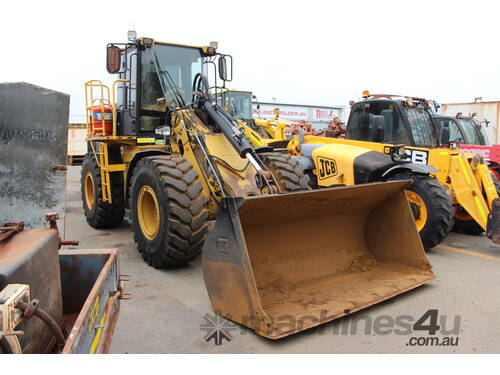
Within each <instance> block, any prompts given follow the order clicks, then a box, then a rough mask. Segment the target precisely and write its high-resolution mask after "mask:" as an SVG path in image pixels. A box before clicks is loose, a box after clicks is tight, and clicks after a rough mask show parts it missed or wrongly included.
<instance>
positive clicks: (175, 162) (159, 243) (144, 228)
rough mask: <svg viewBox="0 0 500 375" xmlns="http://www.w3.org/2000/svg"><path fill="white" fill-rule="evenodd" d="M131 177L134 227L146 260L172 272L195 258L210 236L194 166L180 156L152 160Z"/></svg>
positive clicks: (141, 165) (206, 210)
mask: <svg viewBox="0 0 500 375" xmlns="http://www.w3.org/2000/svg"><path fill="white" fill-rule="evenodd" d="M132 173H133V174H132V180H131V193H130V200H131V201H130V207H131V217H132V227H133V230H134V240H135V242H136V243H137V248H138V250H139V251H140V252H141V253H142V257H143V258H144V260H145V261H146V262H147V263H148V264H149V265H150V266H153V267H155V268H169V267H174V266H179V265H182V264H186V263H188V262H190V261H192V260H193V259H195V258H196V257H197V256H198V255H199V254H200V252H201V249H202V246H203V242H204V241H205V236H206V234H207V219H208V208H207V205H208V203H207V198H206V197H205V195H204V194H203V185H202V183H201V182H200V181H199V177H198V173H197V172H196V170H195V169H194V168H193V165H192V164H191V163H190V162H188V161H187V160H186V159H184V158H181V157H175V156H150V157H145V158H143V159H142V160H140V161H139V162H138V163H137V165H136V167H135V168H134V170H133V172H132Z"/></svg>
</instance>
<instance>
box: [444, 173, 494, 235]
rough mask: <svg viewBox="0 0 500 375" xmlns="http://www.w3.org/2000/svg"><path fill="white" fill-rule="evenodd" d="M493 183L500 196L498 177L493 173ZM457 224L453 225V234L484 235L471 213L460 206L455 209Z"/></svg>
mask: <svg viewBox="0 0 500 375" xmlns="http://www.w3.org/2000/svg"><path fill="white" fill-rule="evenodd" d="M491 177H492V178H493V183H494V184H495V187H496V189H497V193H498V194H499V196H500V183H499V182H498V179H497V177H496V175H495V174H494V173H493V172H492V176H491ZM454 219H455V223H454V224H453V229H452V230H453V232H455V233H462V234H471V235H479V234H482V233H484V229H483V227H481V225H479V224H478V223H477V221H476V220H474V219H473V218H472V216H470V215H469V213H468V212H467V211H466V210H464V209H463V208H462V206H460V205H458V204H457V205H456V207H455V215H454Z"/></svg>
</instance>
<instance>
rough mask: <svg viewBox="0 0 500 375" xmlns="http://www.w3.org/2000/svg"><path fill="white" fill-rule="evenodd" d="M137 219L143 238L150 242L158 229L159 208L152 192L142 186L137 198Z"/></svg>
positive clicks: (147, 187)
mask: <svg viewBox="0 0 500 375" xmlns="http://www.w3.org/2000/svg"><path fill="white" fill-rule="evenodd" d="M137 217H138V219H139V226H140V227H141V231H142V233H143V234H144V236H145V237H146V238H147V239H148V240H152V239H154V238H155V237H156V235H157V234H158V230H159V229H160V207H159V206H158V199H157V198H156V194H155V192H154V190H153V189H152V188H151V187H150V186H148V185H144V186H143V187H142V188H141V190H140V191H139V195H138V197H137Z"/></svg>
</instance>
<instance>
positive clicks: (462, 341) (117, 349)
mask: <svg viewBox="0 0 500 375" xmlns="http://www.w3.org/2000/svg"><path fill="white" fill-rule="evenodd" d="M65 228H66V238H67V239H79V240H80V248H82V249H93V248H101V249H102V248H117V249H118V250H119V256H120V267H121V273H122V274H129V275H130V276H131V281H130V282H128V283H127V291H128V292H129V293H131V294H132V299H131V300H128V301H122V304H121V312H120V318H119V321H118V325H117V328H116V331H115V335H114V338H113V343H112V346H111V352H112V353H498V352H500V324H499V311H500V298H499V297H498V285H500V246H496V245H494V244H492V243H491V242H489V241H488V240H487V239H486V238H485V237H484V236H466V235H459V234H454V233H452V234H451V235H450V236H449V237H448V238H447V239H446V241H445V242H444V243H443V244H441V245H439V246H438V247H436V248H434V249H432V250H431V251H430V252H429V253H428V258H429V260H430V262H431V263H432V265H433V269H434V272H435V274H436V276H437V279H436V280H434V281H432V282H431V283H429V284H426V285H424V286H422V287H419V288H417V289H415V290H412V291H410V292H407V293H405V294H403V295H401V296H399V297H397V298H393V299H391V300H388V301H386V302H383V303H380V304H378V305H375V306H372V307H370V308H368V309H365V310H362V311H359V312H357V313H355V314H351V315H349V316H347V317H345V318H343V319H339V320H336V321H333V322H330V323H327V324H324V325H322V326H320V327H318V328H313V329H310V330H308V331H305V332H302V333H300V334H296V335H293V336H289V337H287V338H284V339H281V340H278V341H272V340H269V339H265V338H262V337H260V336H257V335H255V334H254V333H253V332H252V331H250V330H247V329H245V328H242V327H240V326H235V325H234V324H232V323H230V322H227V321H224V319H222V318H217V317H216V316H215V315H214V314H213V312H212V309H211V305H210V301H209V299H208V295H207V292H206V290H205V285H204V282H203V276H202V270H201V262H200V260H199V259H198V260H196V261H194V262H193V263H191V264H189V265H187V266H184V267H181V268H178V269H174V270H168V271H166V270H156V269H153V268H151V267H149V266H148V265H147V264H146V263H145V262H144V261H143V260H142V258H141V256H140V255H139V253H138V252H137V250H136V246H135V243H134V241H133V238H132V231H131V228H130V225H129V224H128V223H127V222H124V223H123V224H122V226H121V227H119V228H115V229H112V230H95V229H92V228H91V227H89V226H88V225H87V223H86V221H85V218H84V216H83V210H82V202H81V193H80V167H69V168H68V180H67V193H66V224H65ZM428 310H437V312H431V313H428V315H427V316H424V314H425V313H426V312H427V311H428ZM422 316H424V318H425V317H428V319H426V320H425V321H423V322H421V323H422V324H419V325H418V324H417V327H415V326H414V324H415V323H417V321H418V320H419V318H421V317H422ZM433 316H437V320H436V325H439V326H440V329H439V330H438V332H436V333H435V334H434V335H431V334H430V333H429V331H428V327H427V326H428V325H429V323H430V322H431V320H432V319H431V318H432V317H433ZM213 327H221V328H220V330H219V331H220V332H223V333H224V334H226V336H227V337H228V338H229V340H227V339H221V341H220V345H216V341H217V340H215V339H214V340H208V341H207V340H205V337H206V336H208V335H209V333H210V332H211V330H212V328H213ZM418 327H420V328H424V329H427V331H425V330H418V329H415V328H418ZM218 337H220V336H218Z"/></svg>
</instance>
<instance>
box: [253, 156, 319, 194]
mask: <svg viewBox="0 0 500 375" xmlns="http://www.w3.org/2000/svg"><path fill="white" fill-rule="evenodd" d="M259 157H260V158H261V160H262V161H263V162H264V164H265V165H266V166H267V167H268V168H269V170H270V171H271V173H272V174H273V175H274V177H275V178H276V180H277V182H278V184H279V185H280V186H279V187H280V189H281V190H282V191H297V190H310V186H309V175H307V174H306V172H305V171H304V168H303V167H302V166H301V165H300V163H299V162H298V161H297V160H296V159H294V158H293V157H292V156H290V155H288V154H278V153H267V152H266V153H262V154H259Z"/></svg>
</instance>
